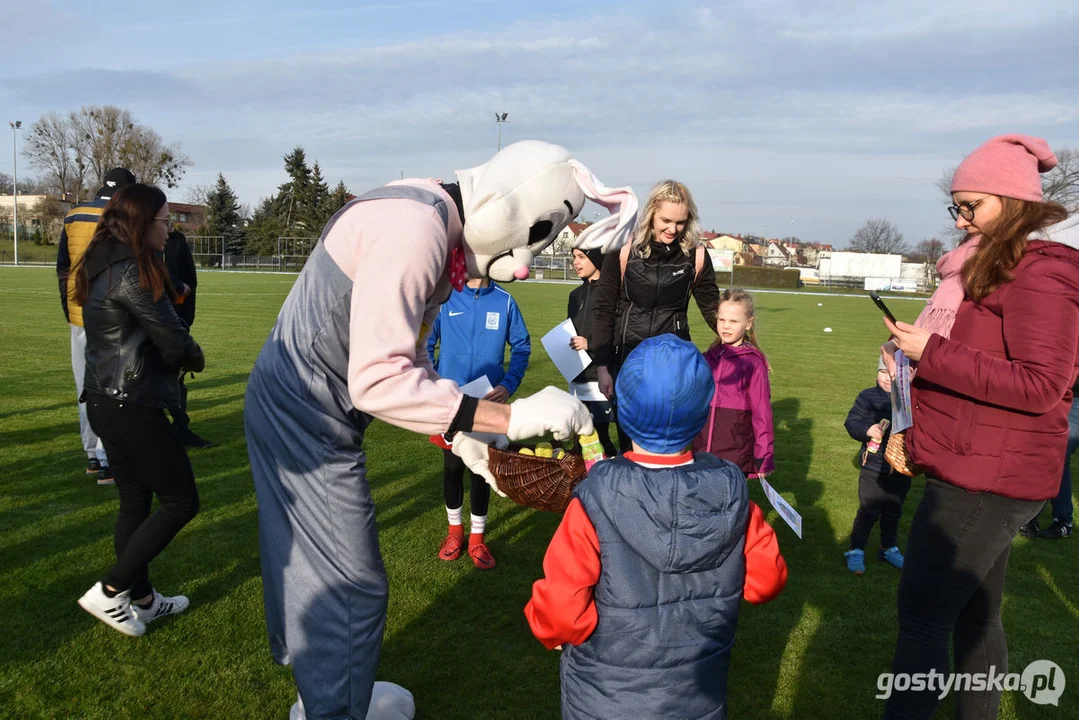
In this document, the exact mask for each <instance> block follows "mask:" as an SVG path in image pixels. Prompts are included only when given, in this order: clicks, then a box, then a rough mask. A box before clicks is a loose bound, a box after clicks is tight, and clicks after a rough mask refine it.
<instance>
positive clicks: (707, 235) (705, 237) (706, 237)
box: [701, 230, 719, 240]
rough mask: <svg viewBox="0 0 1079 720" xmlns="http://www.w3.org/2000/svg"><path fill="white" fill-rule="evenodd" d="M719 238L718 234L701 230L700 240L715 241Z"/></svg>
mask: <svg viewBox="0 0 1079 720" xmlns="http://www.w3.org/2000/svg"><path fill="white" fill-rule="evenodd" d="M717 237H719V233H714V232H712V231H711V230H701V240H715V239H716V238H717Z"/></svg>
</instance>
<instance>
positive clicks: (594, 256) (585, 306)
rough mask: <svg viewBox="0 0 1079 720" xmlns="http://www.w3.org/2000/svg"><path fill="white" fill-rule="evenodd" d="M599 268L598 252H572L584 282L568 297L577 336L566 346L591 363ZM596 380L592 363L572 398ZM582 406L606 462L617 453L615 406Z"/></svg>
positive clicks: (580, 377)
mask: <svg viewBox="0 0 1079 720" xmlns="http://www.w3.org/2000/svg"><path fill="white" fill-rule="evenodd" d="M602 265H603V251H602V250H600V249H599V248H596V249H595V250H581V249H576V250H574V251H573V269H574V270H576V271H577V277H579V278H581V280H582V281H583V282H582V283H581V285H580V287H578V288H576V289H575V290H574V291H573V292H571V293H570V294H569V305H568V306H567V308H566V317H567V318H569V319H570V320H572V321H573V327H574V329H575V330H576V331H577V335H576V336H574V337H573V338H572V339H571V340H570V342H569V345H570V347H571V348H573V349H574V350H584V351H585V352H587V353H588V355H589V357H592V358H593V360H594V359H595V357H594V353H593V352H592V350H591V349H590V348H589V345H590V344H591V342H592V316H593V315H595V312H596V309H595V307H594V305H593V303H594V300H595V297H596V286H597V285H598V284H599V268H600V267H601V266H602ZM597 380H599V375H598V374H597V371H596V365H595V363H593V364H591V365H589V366H588V367H586V368H585V369H584V370H582V371H581V372H580V374H579V375H578V376H577V377H575V378H573V382H571V383H570V385H569V392H570V394H571V395H573V397H580V391H581V390H582V389H585V386H587V385H588V384H589V383H591V384H592V385H593V386H595V387H596V389H597V390H598V389H599V386H598V383H597ZM582 402H584V404H585V407H587V408H588V412H590V413H592V425H593V427H595V429H596V434H597V435H599V441H600V443H601V444H602V445H603V454H604V455H606V456H607V457H609V458H612V457H614V456H615V455H617V454H618V451H617V450H615V448H614V443H613V442H611V433H610V430H609V427H610V424H611V423H612V422H614V420H615V414H614V406H613V405H612V404H611V401H610V400H583V401H582Z"/></svg>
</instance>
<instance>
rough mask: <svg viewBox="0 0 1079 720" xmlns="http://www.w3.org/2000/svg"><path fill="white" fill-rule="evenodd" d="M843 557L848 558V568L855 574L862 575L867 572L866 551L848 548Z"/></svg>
mask: <svg viewBox="0 0 1079 720" xmlns="http://www.w3.org/2000/svg"><path fill="white" fill-rule="evenodd" d="M843 557H845V558H847V569H848V570H850V571H851V572H852V573H854V574H855V575H861V574H862V573H864V572H865V552H864V551H863V550H848V551H847V552H845V553H843Z"/></svg>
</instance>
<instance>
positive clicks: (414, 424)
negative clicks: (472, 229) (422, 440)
mask: <svg viewBox="0 0 1079 720" xmlns="http://www.w3.org/2000/svg"><path fill="white" fill-rule="evenodd" d="M361 208H362V209H363V210H364V211H365V212H363V213H360V214H357V216H356V218H355V221H354V222H351V223H346V222H344V221H345V220H346V217H347V216H346V217H343V218H341V221H339V225H340V226H341V227H340V228H338V227H337V226H335V227H334V228H333V230H332V231H331V236H332V235H334V234H337V233H338V232H343V233H350V235H351V236H350V237H347V238H346V240H347V241H349V249H350V250H351V257H350V258H349V261H350V262H349V263H348V264H349V265H351V268H350V269H351V270H352V273H353V284H352V303H351V308H350V317H349V358H348V391H349V395H350V397H351V398H352V403H353V405H355V406H356V408H357V409H359V410H362V411H363V412H365V413H368V414H370V415H372V416H374V417H376V418H378V419H379V420H382V421H384V422H388V423H390V424H391V425H396V426H398V427H402V428H405V429H407V430H412V431H415V432H420V433H424V434H426V435H432V434H435V433H442V432H445V431H446V430H448V429H449V426H450V423H451V422H452V421H453V418H454V416H455V415H456V414H457V410H458V408H459V407H460V405H461V399H462V398H463V395H462V394H461V391H460V389H458V387H457V384H456V383H454V382H452V381H449V380H439V379H437V378H436V376H435V375H434V372H433V371H431V370H430V366H429V363H428V362H427V357H426V356H427V351H426V348H425V347H424V343H425V342H426V339H427V334H428V331H429V326H430V323H431V322H432V321H433V318H434V313H435V312H437V305H434V304H433V303H431V302H429V298H431V297H432V296H433V295H434V293H435V291H436V285H438V284H439V279H440V278H441V277H442V274H443V271H444V269H445V264H446V257H447V256H448V255H449V252H448V249H447V244H448V239H447V235H446V230H445V228H444V226H443V224H442V220H441V218H440V217H439V215H438V213H437V212H436V211H435V210H434V209H433V208H431V207H428V206H425V205H421V204H419V203H416V202H412V201H409V200H383V201H379V202H372V203H371V204H370V206H369V208H363V207H362V205H361ZM331 242H332V239H331V237H327V246H328V248H329V245H330V243H331ZM334 244H335V245H336V246H337V247H338V248H340V247H341V243H340V241H338V242H336V243H334Z"/></svg>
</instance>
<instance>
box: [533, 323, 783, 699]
mask: <svg viewBox="0 0 1079 720" xmlns="http://www.w3.org/2000/svg"><path fill="white" fill-rule="evenodd" d="M714 391H715V383H714V381H713V380H712V371H711V369H710V368H709V366H708V363H707V362H705V360H704V357H703V356H702V355H701V353H700V352H699V351H698V350H697V348H696V346H694V345H693V343H691V342H688V341H686V340H682V339H680V338H678V337H675V336H674V335H670V334H667V335H659V336H656V337H652V338H649V339H647V340H645V341H644V342H642V343H641V344H640V345H638V346H637V347H636V348H635V349H634V350H633V351H632V352H630V354H629V356H628V357H627V358H626V361H625V363H624V364H623V365H622V368H621V371H620V372H619V373H618V379H617V381H616V392H617V393H618V397H619V398H620V404H619V408H618V412H619V416H620V421H621V422H622V423H623V425H622V427H623V429H624V430H625V431H626V433H627V434H628V435H629V437H630V439H631V441H632V444H633V450H632V451H631V452H627V453H625V454H624V455H622V456H620V457H617V458H614V459H610V460H603V461H601V462H599V463H596V464H595V465H594V466H593V467H592V469H591V470H590V471H589V473H588V477H586V478H585V479H584V481H582V482H581V484H579V485H578V486H577V487H576V488H575V489H574V493H573V495H574V497H573V499H572V500H571V501H570V504H569V507H568V508H567V509H566V514H565V515H564V516H563V518H562V522H561V524H560V525H559V526H558V530H557V531H556V532H555V535H554V537H553V538H552V539H551V544H550V546H548V548H547V554H546V556H545V557H544V560H543V572H544V575H545V577H544V578H543V579H541V580H538V581H537V582H536V583H535V585H534V586H533V588H532V600H531V601H529V603H528V605H527V606H526V607H525V617H526V618H527V619H528V624H529V626H530V627H531V629H532V633H533V634H534V635H535V636H536V638H537V639H538V640H539V641H540V642H542V643H543V645H544V646H545V647H547V648H548V649H555V648H562V649H563V655H562V667H561V678H562V718H563V720H577V719H578V718H579V719H580V720H584V719H585V718H702V719H703V718H709V720H723V719H724V718H726V717H727V711H726V708H727V671H728V668H729V666H730V656H731V648H732V646H733V645H734V638H735V628H736V626H737V623H738V611H739V609H740V605H741V602H742V599H743V598H745V599H746V600H748V601H749V602H751V603H763V602H767V601H769V600H771V599H772V598H774V597H775V596H776V595H778V594H779V593H780V591H781V590H782V589H783V586H784V585H785V584H786V581H787V565H786V563H785V562H784V560H783V556H782V555H781V554H780V552H779V543H778V541H777V540H776V535H775V532H774V531H773V530H772V528H771V527H770V526H769V525H768V523H767V522H765V520H764V513H763V512H761V509H760V508H759V507H757V506H756V505H754V504H753V502H752V501H750V499H749V488H748V485H747V484H746V479H745V476H744V475H742V471H741V470H739V469H738V466H737V465H735V464H734V463H732V462H729V461H727V460H721V459H720V458H717V457H715V456H714V455H711V454H709V453H696V454H694V453H692V452H691V451H690V444H691V443H692V442H693V438H694V437H696V436H697V433H699V432H700V431H701V428H703V427H704V424H705V422H706V421H707V420H708V415H709V411H710V409H711V408H710V403H711V400H712V393H713V392H714Z"/></svg>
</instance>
